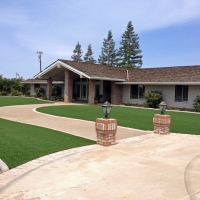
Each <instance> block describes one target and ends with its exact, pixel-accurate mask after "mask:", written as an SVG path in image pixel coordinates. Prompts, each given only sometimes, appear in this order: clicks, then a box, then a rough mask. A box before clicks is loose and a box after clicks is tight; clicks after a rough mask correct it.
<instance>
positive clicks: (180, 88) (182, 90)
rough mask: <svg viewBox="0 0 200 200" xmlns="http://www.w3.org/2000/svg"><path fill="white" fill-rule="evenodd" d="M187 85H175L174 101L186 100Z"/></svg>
mask: <svg viewBox="0 0 200 200" xmlns="http://www.w3.org/2000/svg"><path fill="white" fill-rule="evenodd" d="M188 91H189V86H188V85H175V95H174V101H175V102H188Z"/></svg>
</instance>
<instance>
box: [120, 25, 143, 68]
mask: <svg viewBox="0 0 200 200" xmlns="http://www.w3.org/2000/svg"><path fill="white" fill-rule="evenodd" d="M120 45H121V46H120V48H119V51H118V54H117V56H118V57H117V60H118V65H119V66H121V67H131V68H140V67H141V66H142V55H141V52H142V51H141V50H140V47H139V37H138V35H137V34H136V33H135V31H134V28H133V25H132V22H131V21H130V22H128V25H127V28H126V31H125V32H124V34H123V35H122V41H121V42H120Z"/></svg>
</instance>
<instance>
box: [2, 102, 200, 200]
mask: <svg viewBox="0 0 200 200" xmlns="http://www.w3.org/2000/svg"><path fill="white" fill-rule="evenodd" d="M39 106H44V105H32V106H23V107H22V106H15V107H14V106H13V107H12V108H11V107H10V108H8V107H4V108H0V117H3V118H6V119H10V120H13V121H20V122H23V123H31V124H32V123H33V124H34V125H38V126H43V127H45V126H46V125H48V128H51V127H52V128H53V129H57V127H59V126H57V127H56V123H55V124H54V123H53V121H54V120H57V118H56V117H52V116H48V115H46V116H45V117H44V115H42V114H39V113H35V112H33V111H32V109H33V108H34V107H39ZM48 106H49V104H48ZM22 108H23V109H22ZM6 111H7V112H9V113H6ZM13 111H14V112H15V113H10V112H13ZM18 112H20V113H18ZM2 113H4V114H5V115H4V114H2ZM21 115H23V117H22V116H21ZM44 118H45V119H46V120H48V121H45V120H44ZM40 120H43V122H40ZM63 120H64V121H63ZM59 121H62V123H65V124H64V125H63V126H61V127H60V128H61V131H62V130H64V132H70V130H72V129H73V128H72V127H71V126H78V124H77V123H80V124H79V125H80V126H81V128H80V129H79V127H77V128H78V129H79V131H77V132H74V133H73V134H75V135H81V133H82V134H83V133H84V134H83V135H81V136H83V137H87V138H90V139H92V137H94V136H92V134H93V133H92V134H90V133H87V132H86V130H89V128H88V129H87V127H90V130H89V131H94V123H93V122H86V121H79V120H70V119H64V118H58V120H57V122H58V123H60V122H59ZM51 123H53V125H52V124H51ZM62 123H61V124H62ZM67 123H74V124H73V125H72V124H67ZM84 123H85V125H84ZM61 124H60V125H61ZM65 129H66V130H65ZM82 129H83V130H84V131H85V132H84V131H82ZM72 131H73V130H72ZM120 131H121V132H122V133H120ZM129 131H132V133H129ZM134 131H136V132H135V135H134ZM137 131H138V130H131V129H123V128H119V130H118V133H119V134H123V133H124V134H127V136H128V138H125V137H122V136H119V138H120V137H121V140H118V142H117V145H113V146H110V147H102V146H100V145H91V146H86V147H79V148H75V149H70V150H66V151H61V152H57V153H55V154H51V155H47V156H44V157H41V158H39V159H36V160H33V161H30V162H29V163H26V164H24V165H21V166H19V167H16V168H14V169H12V170H10V171H7V172H5V173H3V174H0V199H5V200H10V199H14V200H25V199H35V200H36V199H37V200H43V199H44V200H46V199H63V200H65V199H67V200H68V199H69V200H72V199H73V200H78V199H84V200H86V199H95V200H102V199H104V200H112V199H115V200H121V199H130V200H132V199H136V200H137V199H138V200H140V199H145V200H151V199H155V200H160V199H162V200H168V199H170V200H179V199H180V200H189V199H200V181H199V180H200V170H199V166H200V156H199V154H200V150H199V146H200V137H199V136H192V135H181V134H170V135H165V136H161V135H156V134H152V133H148V132H143V131H138V133H140V134H139V136H137ZM126 132H127V133H126ZM70 133H71V132H70ZM147 133H148V134H147ZM129 134H132V135H131V136H132V137H129V136H130V135H129ZM141 134H143V135H141ZM189 196H190V197H189Z"/></svg>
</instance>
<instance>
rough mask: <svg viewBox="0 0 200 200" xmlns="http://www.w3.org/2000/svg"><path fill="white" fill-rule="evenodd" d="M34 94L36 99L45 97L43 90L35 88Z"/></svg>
mask: <svg viewBox="0 0 200 200" xmlns="http://www.w3.org/2000/svg"><path fill="white" fill-rule="evenodd" d="M35 93H36V97H42V96H44V95H45V90H44V89H43V88H36V89H35Z"/></svg>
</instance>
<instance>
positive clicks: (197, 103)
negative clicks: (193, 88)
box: [193, 95, 200, 112]
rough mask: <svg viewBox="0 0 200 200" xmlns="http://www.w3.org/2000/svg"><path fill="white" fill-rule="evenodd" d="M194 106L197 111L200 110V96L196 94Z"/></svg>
mask: <svg viewBox="0 0 200 200" xmlns="http://www.w3.org/2000/svg"><path fill="white" fill-rule="evenodd" d="M193 102H194V103H193V107H194V109H195V111H197V112H200V96H199V95H198V96H196V98H195V99H194V100H193Z"/></svg>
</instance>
